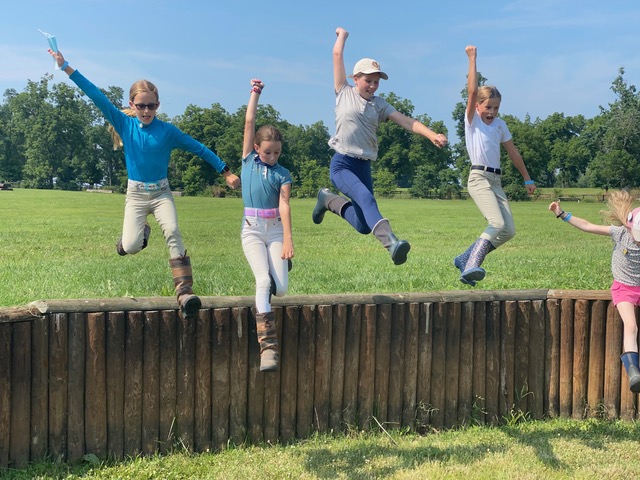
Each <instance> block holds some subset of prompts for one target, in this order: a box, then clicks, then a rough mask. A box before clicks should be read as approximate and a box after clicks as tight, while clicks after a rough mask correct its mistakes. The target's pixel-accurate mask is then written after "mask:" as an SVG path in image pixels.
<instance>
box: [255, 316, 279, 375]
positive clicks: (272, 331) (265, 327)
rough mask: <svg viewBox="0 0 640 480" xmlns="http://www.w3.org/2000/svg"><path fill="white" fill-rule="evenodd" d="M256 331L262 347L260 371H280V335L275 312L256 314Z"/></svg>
mask: <svg viewBox="0 0 640 480" xmlns="http://www.w3.org/2000/svg"><path fill="white" fill-rule="evenodd" d="M256 331H257V332H258V344H259V345H260V371H261V372H275V371H277V370H278V333H277V330H276V318H275V315H274V314H273V312H267V313H258V314H256Z"/></svg>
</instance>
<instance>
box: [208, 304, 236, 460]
mask: <svg viewBox="0 0 640 480" xmlns="http://www.w3.org/2000/svg"><path fill="white" fill-rule="evenodd" d="M230 314H231V310H229V309H228V308H216V309H214V310H213V325H212V334H211V375H212V382H213V385H212V387H211V394H212V399H211V430H212V442H213V449H214V450H222V449H223V448H224V447H225V446H226V444H227V441H228V440H229V409H230V406H231V400H230V393H229V392H230V388H231V381H232V380H231V377H230V374H229V362H230V360H229V359H230V353H231V332H230Z"/></svg>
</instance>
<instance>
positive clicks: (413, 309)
mask: <svg viewBox="0 0 640 480" xmlns="http://www.w3.org/2000/svg"><path fill="white" fill-rule="evenodd" d="M419 322H420V304H419V303H416V302H414V303H410V304H409V308H408V312H407V316H406V323H405V335H404V337H405V344H404V375H403V378H404V382H403V384H404V386H403V388H402V393H403V396H402V426H405V427H409V428H410V429H411V430H415V428H416V399H417V396H418V324H419Z"/></svg>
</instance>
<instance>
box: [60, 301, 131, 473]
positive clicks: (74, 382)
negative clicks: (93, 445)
mask: <svg viewBox="0 0 640 480" xmlns="http://www.w3.org/2000/svg"><path fill="white" fill-rule="evenodd" d="M105 349H106V346H105ZM106 351H107V352H108V350H106ZM85 352H86V323H85V319H84V314H82V313H72V314H69V392H68V395H69V413H68V417H67V457H68V459H69V461H70V462H77V461H78V460H81V459H82V457H83V456H84V454H85V443H84V440H85V438H86V432H85V400H84V399H85V395H84V394H85V389H86V381H87V380H86V379H87V374H86V372H85ZM104 361H105V364H106V358H105V360H104ZM105 377H106V372H105ZM107 378H108V377H107ZM121 416H122V413H121ZM106 434H107V435H106V437H107V438H108V429H107V431H106ZM105 450H106V453H109V454H110V453H111V452H110V449H109V445H108V444H107V445H105Z"/></svg>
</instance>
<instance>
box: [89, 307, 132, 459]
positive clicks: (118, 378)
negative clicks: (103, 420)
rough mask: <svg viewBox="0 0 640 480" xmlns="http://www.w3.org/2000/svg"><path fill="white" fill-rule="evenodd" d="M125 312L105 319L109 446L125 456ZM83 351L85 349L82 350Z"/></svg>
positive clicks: (116, 455)
mask: <svg viewBox="0 0 640 480" xmlns="http://www.w3.org/2000/svg"><path fill="white" fill-rule="evenodd" d="M125 325H126V323H125V313H124V312H109V313H108V314H107V321H106V329H107V330H106V334H105V336H106V339H105V341H106V345H107V357H106V364H107V365H106V368H107V432H108V435H107V450H108V452H109V455H112V456H113V458H115V459H117V460H121V459H122V458H124V424H125V417H127V413H128V412H125V410H124V396H125V393H124V392H125V387H124V386H125V376H126V375H127V372H126V370H125V337H126V332H125ZM83 353H84V352H83Z"/></svg>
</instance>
